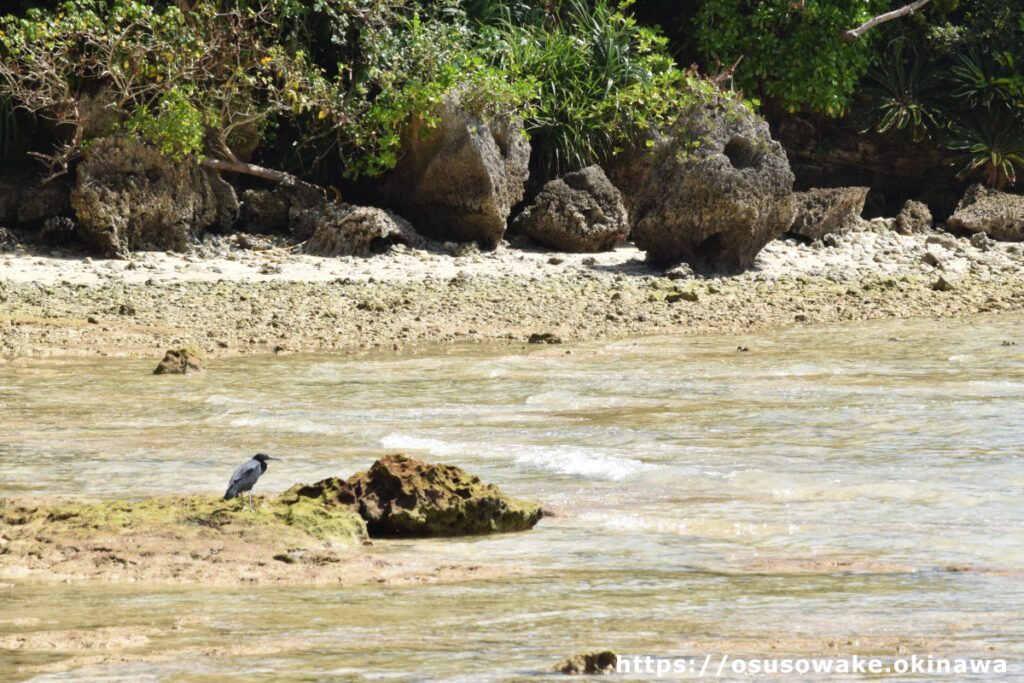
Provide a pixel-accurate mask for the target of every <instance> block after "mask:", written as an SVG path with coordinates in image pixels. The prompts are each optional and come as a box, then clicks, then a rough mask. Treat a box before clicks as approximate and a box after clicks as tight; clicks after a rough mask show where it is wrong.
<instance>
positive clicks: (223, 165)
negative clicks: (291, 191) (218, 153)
mask: <svg viewBox="0 0 1024 683" xmlns="http://www.w3.org/2000/svg"><path fill="white" fill-rule="evenodd" d="M199 165H200V166H206V167H207V168H212V169H214V170H217V171H229V172H231V173H244V174H246V175H253V176H256V177H257V178H266V179H267V180H273V181H274V182H277V183H280V184H282V185H284V186H285V187H305V188H309V189H312V190H316V191H317V192H318V193H320V194H325V193H324V189H323V188H322V187H320V186H318V185H314V184H313V183H307V182H306V181H305V180H302V179H301V178H297V177H295V176H293V175H292V174H291V173H285V172H284V171H275V170H274V169H272V168H265V167H263V166H257V165H256V164H247V163H245V162H243V161H224V160H223V159H203V160H202V161H200V162H199Z"/></svg>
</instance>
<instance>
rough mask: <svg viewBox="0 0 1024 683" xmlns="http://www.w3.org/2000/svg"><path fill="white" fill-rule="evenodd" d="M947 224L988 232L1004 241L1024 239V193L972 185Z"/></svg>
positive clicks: (959, 228)
mask: <svg viewBox="0 0 1024 683" xmlns="http://www.w3.org/2000/svg"><path fill="white" fill-rule="evenodd" d="M946 226H947V227H948V228H950V229H951V230H967V231H969V232H984V233H988V236H989V237H990V238H992V239H995V240H1000V241H1004V242H1021V241H1024V196H1021V195H1019V194H1008V193H1006V192H1000V191H998V190H992V189H988V188H985V187H982V186H981V185H972V186H971V187H969V188H967V192H966V193H965V194H964V197H963V199H961V200H960V203H959V204H957V205H956V212H955V213H954V214H953V215H952V216H950V217H949V220H948V221H946Z"/></svg>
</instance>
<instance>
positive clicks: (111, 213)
mask: <svg viewBox="0 0 1024 683" xmlns="http://www.w3.org/2000/svg"><path fill="white" fill-rule="evenodd" d="M71 205H72V207H73V208H74V210H75V215H76V216H77V217H78V224H79V235H80V237H81V238H82V240H83V241H85V242H86V243H88V244H89V245H91V246H92V247H94V248H95V249H97V250H98V251H100V252H101V253H102V254H104V255H105V256H111V257H115V256H118V257H122V258H126V257H127V256H128V254H129V252H130V251H132V250H134V249H159V250H171V251H182V250H184V249H185V247H186V246H187V245H188V244H189V243H190V242H191V241H193V240H195V239H196V237H197V236H198V235H199V233H200V232H201V231H203V230H205V229H208V228H212V229H217V230H227V229H228V228H230V227H231V226H232V225H234V223H235V221H236V220H237V219H238V198H237V197H236V196H235V191H234V189H233V188H232V187H231V185H229V184H228V183H227V182H225V181H224V180H223V179H221V177H220V176H219V175H217V174H216V173H215V172H213V171H211V170H209V169H205V168H202V167H200V166H199V165H198V164H197V163H196V162H195V161H194V160H191V159H182V160H178V161H175V160H173V159H169V158H167V157H165V156H163V155H162V154H160V152H159V151H158V150H156V149H154V148H152V147H150V146H148V145H145V144H143V143H141V142H137V141H134V140H128V139H125V138H105V139H102V140H97V141H96V142H94V143H93V145H92V146H91V147H90V148H89V152H88V154H87V155H86V157H85V158H84V159H83V160H82V161H81V162H80V163H79V165H78V178H77V184H76V185H75V188H74V189H73V190H72V191H71Z"/></svg>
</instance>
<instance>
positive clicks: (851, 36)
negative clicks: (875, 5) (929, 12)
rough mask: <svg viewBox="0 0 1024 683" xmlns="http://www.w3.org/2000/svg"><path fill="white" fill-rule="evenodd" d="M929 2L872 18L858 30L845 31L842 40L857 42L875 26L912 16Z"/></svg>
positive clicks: (907, 6)
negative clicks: (908, 15) (911, 14)
mask: <svg viewBox="0 0 1024 683" xmlns="http://www.w3.org/2000/svg"><path fill="white" fill-rule="evenodd" d="M929 1H930V0H916V2H912V3H910V4H909V5H904V6H903V7H900V8H899V9H894V10H893V11H891V12H886V13H885V14H879V15H878V16H877V17H872V18H871V19H868V20H867V21H865V22H864V23H863V24H861V25H860V26H858V27H857V28H851V29H850V30H849V31H843V33H842V34H841V36H842V39H843V40H857V39H858V38H860V37H861V35H862V34H863V33H865V32H866V31H868V30H869V29H871V28H874V27H875V26H878V25H879V24H884V23H885V22H887V21H892V20H893V19H899V18H900V17H902V16H904V15H907V14H910V13H912V12H916V11H917V10H919V9H921V8H922V7H924V6H925V5H927V4H928V3H929Z"/></svg>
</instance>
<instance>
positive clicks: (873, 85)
mask: <svg viewBox="0 0 1024 683" xmlns="http://www.w3.org/2000/svg"><path fill="white" fill-rule="evenodd" d="M907 45H908V43H907V41H902V40H901V41H895V43H894V45H893V50H892V52H891V53H890V55H889V57H888V58H887V59H886V60H885V61H884V62H883V63H882V64H881V65H880V66H879V67H876V68H873V69H871V71H869V72H868V81H867V85H866V87H865V88H864V93H865V94H866V95H868V96H869V97H870V98H871V100H872V103H873V104H872V107H871V109H870V115H871V118H872V119H873V121H872V124H873V125H872V127H873V128H874V129H875V130H877V131H878V132H879V133H884V132H886V131H888V130H891V129H896V130H904V129H908V128H909V129H910V131H911V134H912V135H913V138H914V140H915V141H917V140H921V139H923V138H924V137H925V135H927V133H928V131H929V130H934V129H936V128H939V127H941V124H940V120H941V119H943V109H944V108H943V105H942V99H943V93H944V89H945V87H946V84H945V83H943V80H942V78H941V75H940V73H939V71H938V70H937V69H936V68H935V67H934V66H933V65H931V64H929V63H928V62H927V61H926V60H925V59H924V58H923V57H922V56H921V54H920V53H919V52H918V51H917V50H916V49H914V48H913V46H911V50H910V52H911V53H912V54H907V52H908V51H907V49H906V48H907Z"/></svg>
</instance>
